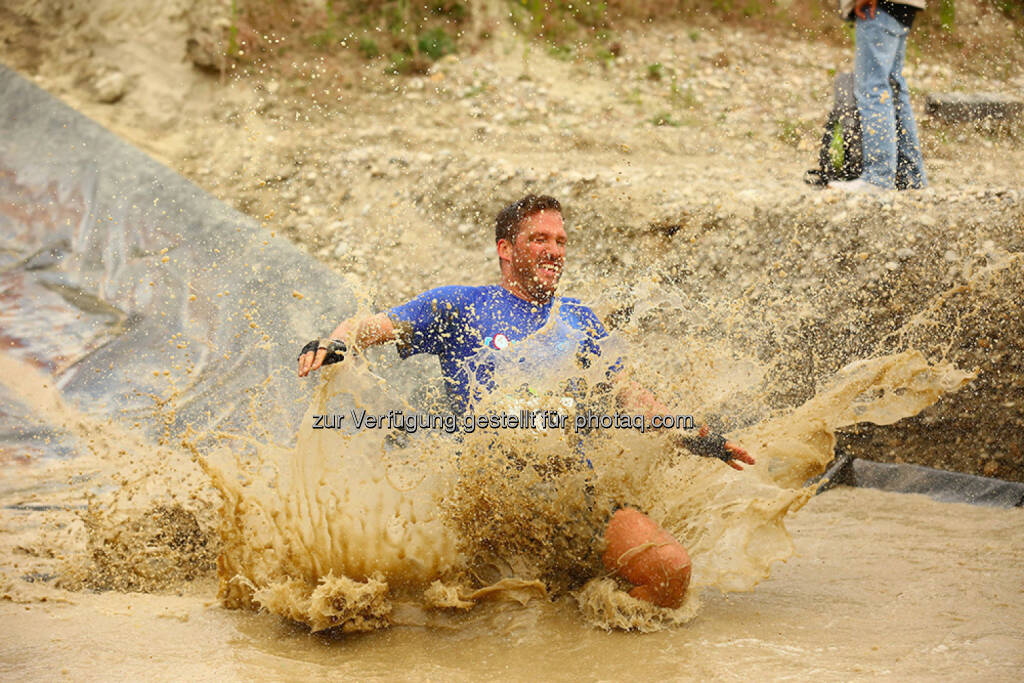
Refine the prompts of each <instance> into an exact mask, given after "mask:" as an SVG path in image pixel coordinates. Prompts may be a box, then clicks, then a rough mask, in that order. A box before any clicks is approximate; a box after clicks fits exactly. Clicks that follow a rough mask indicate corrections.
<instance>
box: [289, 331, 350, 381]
mask: <svg viewBox="0 0 1024 683" xmlns="http://www.w3.org/2000/svg"><path fill="white" fill-rule="evenodd" d="M347 350H348V348H347V347H346V346H345V342H343V341H341V340H340V339H325V340H322V341H321V340H319V339H314V340H313V341H311V342H309V343H308V344H306V345H305V346H303V347H302V351H300V352H299V377H305V376H306V375H308V374H309V373H310V372H312V371H313V370H316V369H318V368H319V367H320V366H321V365H330V364H331V363H340V362H341V361H343V360H345V352H346V351H347Z"/></svg>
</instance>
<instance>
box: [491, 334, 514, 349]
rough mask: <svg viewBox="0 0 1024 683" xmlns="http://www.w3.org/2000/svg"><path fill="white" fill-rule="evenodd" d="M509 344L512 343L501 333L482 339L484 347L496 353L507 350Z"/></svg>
mask: <svg viewBox="0 0 1024 683" xmlns="http://www.w3.org/2000/svg"><path fill="white" fill-rule="evenodd" d="M511 343H512V342H510V341H509V340H508V337H506V336H505V335H503V334H501V333H498V334H496V335H494V336H493V337H491V336H487V337H484V346H486V347H487V348H489V349H497V350H498V351H502V350H504V349H507V348H508V347H509V345H510V344H511Z"/></svg>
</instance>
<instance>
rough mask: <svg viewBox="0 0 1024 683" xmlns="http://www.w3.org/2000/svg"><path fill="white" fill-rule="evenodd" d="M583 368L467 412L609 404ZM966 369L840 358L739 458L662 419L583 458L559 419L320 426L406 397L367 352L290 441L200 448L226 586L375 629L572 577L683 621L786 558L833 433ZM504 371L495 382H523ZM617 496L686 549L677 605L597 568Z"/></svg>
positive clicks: (659, 619)
mask: <svg viewBox="0 0 1024 683" xmlns="http://www.w3.org/2000/svg"><path fill="white" fill-rule="evenodd" d="M620 341H621V340H620ZM622 343H624V342H622ZM581 372H582V377H578V379H581V380H582V381H583V383H584V384H585V385H586V386H590V387H595V389H593V390H591V391H589V392H586V393H584V394H583V395H582V396H581V395H580V394H579V393H577V394H576V397H575V399H569V400H567V397H566V396H565V394H564V385H555V384H550V383H548V384H544V383H543V382H539V381H536V380H535V381H534V384H533V387H531V389H532V391H530V392H529V393H528V394H522V393H520V394H518V395H517V394H516V393H515V392H514V391H506V392H502V391H500V390H499V391H497V392H495V393H494V394H493V396H500V397H501V398H494V399H492V400H490V401H489V402H488V403H485V404H484V405H482V406H481V410H480V411H479V413H478V414H486V413H488V412H494V413H497V412H498V411H499V409H500V410H501V412H504V413H506V414H514V413H516V412H518V411H519V410H522V409H523V408H524V406H525V407H528V408H529V409H531V410H542V411H552V412H557V411H561V412H562V413H566V412H567V408H566V405H567V404H569V403H573V405H574V408H576V409H579V410H582V407H583V406H588V409H590V408H592V407H594V406H600V405H602V403H601V401H602V400H604V401H605V403H604V404H603V405H604V406H606V407H607V406H608V404H607V399H606V398H604V397H602V396H601V395H599V390H598V389H596V387H598V386H599V385H600V380H601V379H602V376H601V373H602V372H603V370H602V369H601V368H591V369H590V370H586V371H579V370H577V371H576V374H577V375H580V373H581ZM588 375H589V376H588ZM970 378H971V375H970V374H969V373H966V372H962V371H959V370H957V369H956V368H954V367H952V366H951V365H949V364H938V365H929V364H928V362H927V361H926V360H925V359H924V357H923V356H922V355H920V354H919V353H915V352H906V353H902V354H897V355H890V356H883V357H880V358H874V359H869V360H865V361H860V362H857V363H854V364H851V365H850V366H848V367H847V368H844V370H843V371H841V372H840V373H838V374H837V375H836V377H834V378H833V379H832V380H831V382H830V383H829V384H828V385H827V386H826V387H824V388H823V389H822V390H821V391H820V392H819V393H818V394H817V395H816V396H815V397H814V398H813V399H812V400H810V401H808V402H807V403H805V404H804V405H802V406H800V407H799V408H797V409H795V410H793V411H790V412H787V413H786V414H783V415H779V416H776V417H773V418H770V419H765V420H762V421H760V422H758V423H756V424H754V425H751V426H750V427H747V428H745V429H741V430H738V431H736V432H735V433H733V434H731V435H730V438H733V439H735V440H737V441H738V442H740V443H742V444H744V445H745V446H747V447H748V448H749V449H750V450H751V452H752V454H753V455H754V456H755V457H756V458H757V459H758V465H757V466H756V467H754V468H750V469H748V470H746V471H744V472H734V471H732V470H730V469H728V468H726V467H724V466H723V465H722V464H721V463H720V462H718V461H710V460H706V459H701V458H696V457H694V456H691V455H688V454H683V453H673V452H672V451H671V449H670V448H669V447H668V445H667V442H666V441H665V434H663V433H641V432H639V431H636V430H608V431H604V430H603V431H601V432H600V433H597V434H592V435H589V436H588V437H586V438H585V439H584V446H583V448H584V449H585V458H587V459H589V460H590V462H591V463H592V466H593V469H590V468H589V467H574V466H572V462H573V460H574V458H575V460H579V458H580V455H579V453H580V451H579V448H580V446H579V445H578V443H577V442H578V441H579V437H577V436H576V435H575V434H574V433H573V430H571V429H568V428H565V429H561V430H559V429H506V430H498V431H492V430H475V429H474V430H473V431H471V432H470V433H462V434H459V435H458V436H457V437H453V436H451V435H446V434H443V433H436V432H423V433H419V434H416V435H412V436H410V435H408V434H402V433H398V434H397V435H396V433H395V432H388V431H387V430H367V429H362V430H359V429H349V430H348V431H346V430H325V429H313V426H312V425H313V423H314V419H313V416H314V415H321V414H326V415H347V414H350V412H351V410H353V406H359V408H358V409H360V410H361V409H362V408H363V407H370V410H368V412H369V413H371V414H373V413H380V414H382V415H386V414H387V413H388V410H392V411H394V410H395V407H396V406H397V407H398V408H399V409H401V410H403V411H404V412H405V414H406V415H409V414H415V413H416V412H417V410H418V408H417V407H416V406H414V405H410V404H409V403H407V402H404V401H402V400H401V398H400V397H398V396H395V395H393V393H391V392H390V391H389V387H388V386H387V385H386V384H385V383H382V382H381V380H380V378H379V377H378V376H376V375H375V374H374V372H373V371H372V364H370V363H367V362H365V361H363V362H360V363H357V364H356V365H355V366H352V367H349V366H346V367H342V368H340V369H329V370H327V371H326V372H325V378H324V380H323V381H322V382H321V383H320V385H319V386H318V387H317V389H316V392H315V396H314V400H313V402H312V405H311V406H310V409H309V411H308V413H307V415H306V417H305V418H304V420H303V422H302V426H301V429H300V433H299V439H298V443H297V445H296V447H295V448H294V449H290V450H289V449H257V451H256V452H255V453H254V454H253V455H252V457H251V458H250V459H249V460H248V461H247V462H243V461H242V460H241V459H239V458H237V457H234V456H229V451H227V450H224V451H221V452H219V453H212V454H209V455H208V456H204V457H203V460H204V462H205V468H206V470H207V472H209V473H210V474H211V476H212V477H213V481H214V484H215V485H216V487H217V489H218V490H219V491H220V493H221V495H222V497H223V500H224V504H223V507H222V508H221V525H220V535H221V543H222V547H223V552H222V554H221V557H220V559H219V561H218V571H219V575H220V582H221V589H220V595H221V599H222V601H223V603H224V604H225V605H226V606H229V607H250V608H251V607H261V608H263V609H265V610H267V611H270V612H273V613H276V614H280V615H282V616H285V617H287V618H289V619H293V620H296V621H301V622H303V623H305V624H308V625H309V626H310V628H312V629H313V630H325V629H331V628H338V629H340V630H344V631H350V630H368V629H374V628H379V627H381V626H385V625H387V624H389V623H391V621H392V619H393V613H394V604H395V603H396V602H401V603H403V604H405V605H407V606H408V605H415V606H419V608H422V609H442V610H444V609H456V610H463V609H468V608H470V607H471V606H472V605H474V604H475V603H476V602H478V601H480V600H483V599H485V598H486V599H489V600H493V599H495V598H498V599H500V598H502V597H506V598H507V599H511V600H515V601H518V602H523V601H524V600H527V599H529V598H530V597H540V596H545V595H548V596H558V595H560V594H564V593H566V592H571V593H573V594H575V595H576V599H577V602H578V604H579V606H580V609H581V611H582V613H583V615H584V617H585V618H586V620H587V621H588V622H590V623H591V624H593V625H596V626H600V627H603V628H624V629H635V630H641V631H650V630H656V629H658V628H660V627H663V626H665V625H670V624H679V623H684V622H686V621H688V620H690V619H692V618H693V616H694V615H695V614H697V612H698V609H699V603H700V595H701V593H702V589H705V588H715V589H718V590H719V591H723V592H731V591H746V590H751V589H752V588H753V587H754V586H755V585H756V584H757V583H758V582H759V581H761V580H762V579H764V578H765V577H767V576H768V574H769V571H770V567H771V566H772V565H773V564H774V563H776V562H779V561H781V560H784V559H786V558H788V557H790V556H791V555H792V553H793V543H792V541H791V539H790V536H789V534H788V533H787V531H786V528H785V524H784V520H785V517H786V515H787V514H789V513H791V512H793V511H795V510H797V509H799V508H800V507H801V506H803V505H804V504H805V503H806V502H807V501H808V499H809V498H810V497H811V496H812V495H813V493H814V488H813V487H806V486H804V482H806V481H807V479H808V478H809V477H811V476H814V475H816V474H820V473H821V472H822V471H824V468H825V466H826V464H827V463H828V462H829V461H830V460H831V459H832V457H833V447H834V445H835V432H836V430H837V429H840V428H843V427H846V426H849V425H851V424H855V423H858V422H873V423H876V424H891V423H893V422H895V421H897V420H899V419H902V418H904V417H908V416H910V415H914V414H916V413H918V412H919V411H920V410H922V409H923V408H925V407H927V406H928V405H931V404H932V403H934V402H935V401H936V400H938V398H939V397H940V396H941V395H943V394H944V393H948V392H952V391H956V390H957V389H959V388H960V387H961V386H963V385H964V384H965V383H967V382H968V381H969V380H970ZM512 379H513V381H511V382H509V383H508V384H505V385H502V386H508V387H518V386H520V385H519V384H518V383H517V381H515V380H518V379H521V378H515V377H513V378H512ZM524 401H525V402H524ZM567 423H568V425H571V424H572V423H573V419H572V417H571V416H570V417H569V419H568V420H567ZM567 462H568V464H567V465H566V464H565V463H567ZM620 502H626V503H628V504H631V505H635V506H637V507H640V508H641V509H644V510H645V511H647V512H648V513H649V514H651V516H652V517H653V518H654V519H655V520H656V521H658V522H659V523H660V524H661V525H662V526H664V527H665V528H666V529H668V530H669V531H671V532H672V533H673V534H674V535H676V537H677V538H679V539H680V540H681V541H682V542H683V543H684V545H686V546H687V548H688V549H689V550H690V554H691V556H692V558H693V563H694V575H693V584H692V585H693V589H692V590H691V592H690V598H689V599H688V601H687V603H686V604H685V605H684V606H683V607H681V608H680V609H678V610H664V609H660V608H655V607H652V606H650V605H647V604H646V603H641V602H639V601H637V600H634V599H633V598H630V597H629V596H628V595H626V593H625V592H623V591H622V590H621V588H622V587H623V586H621V585H619V584H618V583H617V582H616V580H615V578H614V577H606V576H604V575H603V574H604V572H603V571H602V570H601V568H600V562H599V561H597V560H596V557H597V552H596V550H598V549H599V548H600V537H601V534H602V531H603V520H604V519H606V516H607V514H608V511H609V510H610V509H611V506H612V505H614V504H616V503H620Z"/></svg>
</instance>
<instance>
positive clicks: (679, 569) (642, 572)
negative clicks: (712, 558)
mask: <svg viewBox="0 0 1024 683" xmlns="http://www.w3.org/2000/svg"><path fill="white" fill-rule="evenodd" d="M604 538H605V543H606V546H605V551H604V556H603V557H602V560H603V561H604V566H605V568H606V569H607V570H608V571H609V572H612V573H614V574H618V575H619V576H621V577H623V578H624V579H626V581H629V582H630V583H631V584H633V586H634V588H633V590H631V591H630V592H629V594H630V595H632V596H633V597H634V598H638V599H640V600H646V601H647V602H651V603H654V604H655V605H657V606H659V607H673V608H675V607H679V606H680V605H681V604H683V598H684V597H685V596H686V589H687V587H688V586H689V585H690V556H689V555H688V554H687V552H686V548H684V547H683V546H682V545H681V544H680V543H679V541H677V540H676V539H674V538H672V534H670V533H668V532H667V531H665V530H664V529H662V528H661V527H660V526H658V525H657V524H655V523H654V520H652V519H651V518H650V517H648V516H647V515H645V514H644V513H642V512H640V511H639V510H636V509H634V508H628V507H627V508H620V509H618V510H616V511H615V513H614V514H613V515H612V518H611V520H610V521H609V522H608V527H607V529H605V532H604Z"/></svg>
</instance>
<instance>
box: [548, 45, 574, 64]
mask: <svg viewBox="0 0 1024 683" xmlns="http://www.w3.org/2000/svg"><path fill="white" fill-rule="evenodd" d="M548 54H549V55H551V56H552V57H554V58H555V59H560V60H562V61H563V62H568V61H569V60H571V59H572V47H570V46H569V45H558V44H556V43H551V45H549V46H548Z"/></svg>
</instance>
